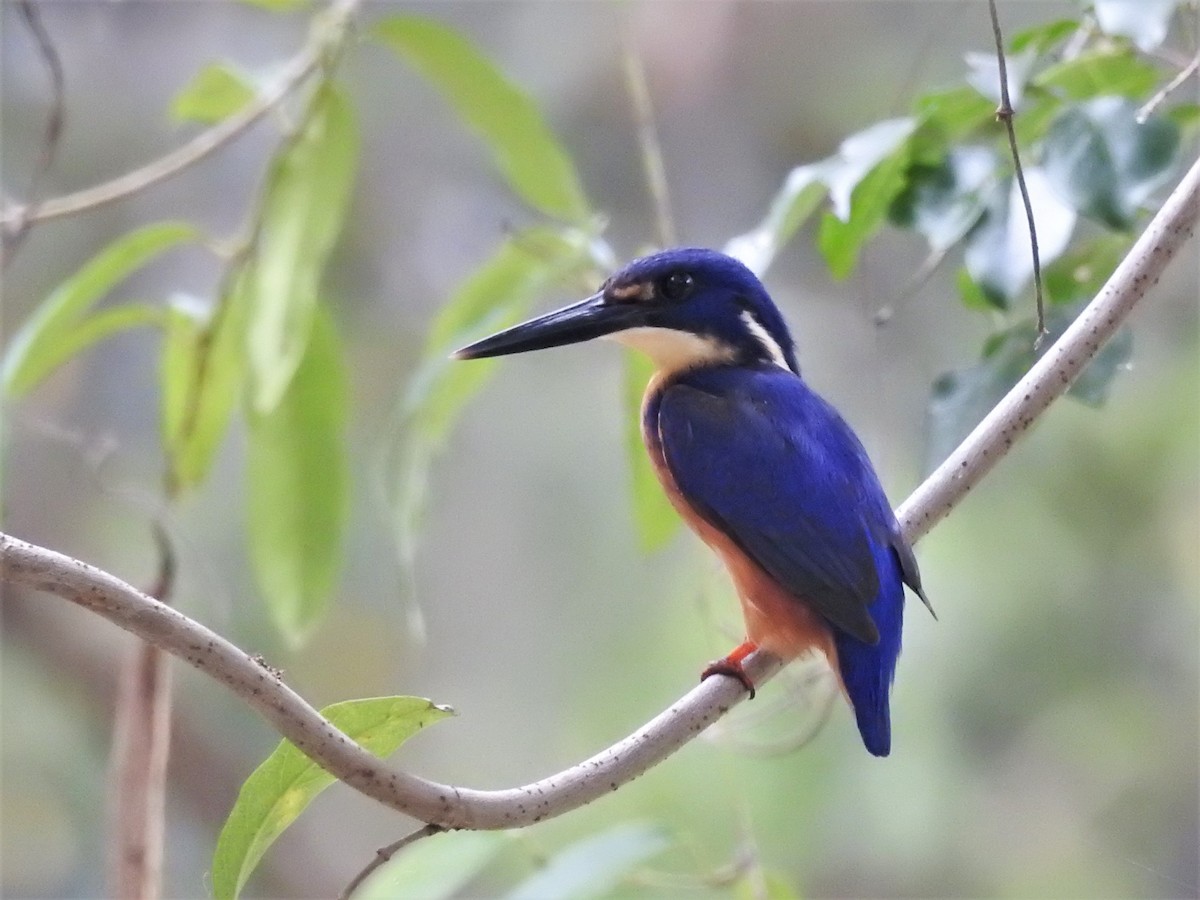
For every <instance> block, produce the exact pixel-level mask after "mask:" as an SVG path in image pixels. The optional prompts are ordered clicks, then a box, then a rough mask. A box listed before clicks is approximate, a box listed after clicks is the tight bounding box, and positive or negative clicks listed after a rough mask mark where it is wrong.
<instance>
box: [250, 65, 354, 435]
mask: <svg viewBox="0 0 1200 900" xmlns="http://www.w3.org/2000/svg"><path fill="white" fill-rule="evenodd" d="M358 148H359V138H358V125H357V123H356V121H355V116H354V109H353V107H352V106H351V105H350V103H349V101H348V100H347V99H346V97H345V96H344V95H343V94H342V92H341V91H340V90H338V89H337V88H336V87H335V86H334V85H333V84H330V83H326V84H325V85H323V86H322V87H321V88H320V89H318V91H317V92H316V94H315V95H314V96H313V99H312V104H311V106H310V108H309V110H308V115H307V119H306V122H305V125H304V128H303V130H302V131H301V133H300V134H299V135H298V136H297V138H296V139H295V141H293V142H291V143H290V144H289V145H287V146H286V147H285V149H284V150H283V151H282V152H281V153H280V154H279V155H277V156H276V157H275V159H274V160H273V161H272V164H271V172H270V174H269V175H268V180H267V188H266V195H265V197H264V198H263V208H262V220H261V221H262V224H261V230H260V233H259V235H258V240H257V243H256V248H255V254H254V256H253V258H252V260H251V262H250V264H249V266H248V273H247V279H248V280H247V283H246V288H247V290H248V291H249V292H250V294H251V300H250V320H249V322H248V323H247V330H246V340H247V342H248V343H247V359H248V361H249V369H250V382H251V383H250V389H251V393H250V402H251V408H252V409H253V410H254V411H255V412H256V413H260V414H263V413H269V412H270V411H271V410H272V409H274V408H275V406H276V405H277V404H278V403H279V402H280V400H281V399H282V398H283V395H284V392H285V391H286V390H287V387H288V384H289V383H290V382H291V380H292V376H293V375H294V374H295V372H296V368H297V366H299V365H300V360H301V358H302V357H303V356H304V350H305V347H306V346H307V345H308V337H309V332H310V330H311V328H312V322H313V315H314V313H315V310H316V307H317V292H318V290H319V288H320V285H321V277H322V275H323V273H324V271H325V264H326V262H327V261H328V259H329V255H330V253H331V252H332V251H333V246H334V244H335V243H336V242H337V239H338V235H339V234H340V233H341V230H342V222H343V219H344V218H345V214H346V209H347V207H348V206H349V201H350V195H351V191H352V190H353V187H354V173H355V168H356V165H357V160H358Z"/></svg>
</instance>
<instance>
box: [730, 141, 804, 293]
mask: <svg viewBox="0 0 1200 900" xmlns="http://www.w3.org/2000/svg"><path fill="white" fill-rule="evenodd" d="M825 169H826V164H825V163H811V164H809V165H805V166H797V167H796V168H794V169H792V171H791V172H789V173H788V177H787V178H786V179H785V180H784V182H783V187H782V188H780V190H779V193H778V194H776V195H775V197H774V199H772V200H771V207H770V209H768V210H767V215H766V218H764V219H763V221H762V222H761V223H760V224H759V225H758V227H756V228H754V229H753V230H751V231H748V232H746V233H745V234H742V235H739V236H737V237H735V238H733V239H732V240H730V241H729V243H727V244H726V245H725V252H726V253H727V254H729V255H730V256H732V257H734V258H735V259H739V260H741V262H742V263H744V264H745V265H746V267H747V268H748V269H750V271H752V272H753V273H754V274H755V275H758V276H760V277H761V276H762V275H763V274H765V273H766V271H767V269H768V268H769V267H770V265H771V263H772V262H773V261H774V259H775V256H776V255H777V254H778V253H779V251H780V250H781V249H782V248H783V246H784V245H785V244H786V243H787V242H788V241H789V240H791V239H792V237H793V236H794V235H795V234H796V232H797V231H799V230H800V226H801V225H803V224H804V223H805V222H806V221H807V220H808V218H809V216H811V215H812V214H813V213H814V212H816V209H817V207H818V206H819V205H820V203H821V201H822V200H823V199H824V198H825V195H826V193H827V189H826V187H825V185H824V183H823V179H824V177H825Z"/></svg>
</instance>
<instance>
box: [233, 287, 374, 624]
mask: <svg viewBox="0 0 1200 900" xmlns="http://www.w3.org/2000/svg"><path fill="white" fill-rule="evenodd" d="M342 356H343V353H342V347H341V344H340V342H339V341H338V337H337V332H336V329H335V327H334V324H333V319H332V317H331V316H330V315H329V313H328V312H327V311H326V310H325V309H324V307H318V308H317V316H316V318H315V320H314V322H313V330H312V337H311V338H310V340H309V342H308V350H307V352H306V353H305V355H304V359H303V360H301V363H300V367H299V368H298V369H297V370H296V375H295V377H294V378H293V379H292V383H291V384H290V385H289V387H288V390H287V393H285V394H284V395H283V399H282V400H281V401H280V403H279V404H278V405H277V406H276V407H275V409H274V410H272V411H271V412H270V413H269V414H267V415H265V416H258V417H255V418H253V419H251V423H250V424H251V427H250V433H249V440H248V445H247V451H246V482H247V485H248V488H249V495H248V499H247V511H248V515H249V527H248V533H249V544H250V560H251V563H252V564H253V568H254V575H255V579H256V581H257V582H258V587H259V590H260V591H262V594H263V596H264V598H265V599H266V602H267V608H268V609H269V610H270V612H271V617H272V619H274V621H275V624H276V626H277V627H278V628H279V630H280V631H281V632H282V633H283V634H284V635H285V636H286V637H287V638H289V639H290V640H291V641H292V643H294V644H298V643H300V642H302V641H303V640H304V638H305V637H306V636H307V634H308V633H309V631H310V630H311V629H312V627H313V626H314V625H315V624H316V622H317V620H318V619H319V618H320V616H321V615H322V613H324V611H325V608H326V605H327V604H328V600H329V595H330V594H331V593H332V591H333V589H334V587H335V586H336V583H337V577H338V574H339V572H340V570H341V564H342V549H343V542H344V531H345V527H346V513H347V508H348V501H349V485H350V465H349V460H348V458H347V451H346V446H345V437H346V435H345V431H346V420H347V413H348V405H349V386H348V383H347V378H346V371H345V364H344V361H343V358H342Z"/></svg>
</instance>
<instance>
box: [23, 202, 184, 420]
mask: <svg viewBox="0 0 1200 900" xmlns="http://www.w3.org/2000/svg"><path fill="white" fill-rule="evenodd" d="M198 237H199V233H198V232H197V231H196V229H195V228H193V227H192V226H191V225H188V224H186V223H183V222H160V223H157V224H155V225H147V226H146V227H145V228H139V229H138V230H137V231H131V232H130V233H129V234H126V235H124V236H123V237H120V238H118V239H117V240H115V241H113V242H112V243H111V244H109V245H108V246H107V247H105V248H104V249H103V250H101V251H100V252H99V253H98V254H96V255H95V256H94V257H92V258H91V259H90V260H88V262H87V263H85V264H84V266H83V268H81V269H79V271H77V272H76V273H75V274H74V275H72V276H71V277H70V278H68V279H67V280H66V281H64V282H63V283H62V284H60V285H59V286H58V287H57V288H55V289H54V292H53V293H52V294H51V295H50V296H49V297H47V298H46V300H45V301H44V302H43V303H42V304H41V306H39V307H38V308H37V310H36V311H35V312H34V313H33V315H32V316H30V317H29V320H28V321H27V322H26V323H25V324H24V325H22V326H21V329H20V330H19V331H18V332H17V333H16V336H15V337H13V339H12V341H10V342H9V345H8V350H7V351H6V352H5V354H4V366H3V373H2V379H3V383H4V390H5V392H6V393H7V394H8V395H9V396H11V397H20V396H21V395H23V394H25V393H27V392H28V391H30V390H31V389H32V388H34V387H35V386H36V385H37V384H38V383H39V382H40V381H41V380H42V379H43V378H45V377H46V376H47V375H49V374H50V372H51V371H53V370H54V369H55V368H56V367H57V366H59V365H61V364H62V363H63V362H65V361H66V360H67V359H68V358H69V356H70V355H71V354H70V353H64V346H65V345H66V344H68V343H69V342H70V341H69V337H68V336H69V335H71V334H72V333H73V332H75V331H76V329H77V328H78V327H79V325H80V320H81V319H82V318H83V316H84V314H85V313H86V312H87V311H88V309H89V308H91V306H92V305H93V304H94V303H96V302H97V301H99V300H100V299H102V298H103V297H104V296H105V295H106V294H107V293H108V292H109V291H111V290H112V289H113V288H114V287H116V286H117V285H118V284H119V283H120V282H122V281H124V280H125V279H126V278H128V277H129V276H130V275H131V274H133V273H134V272H135V271H137V270H138V269H140V268H142V266H144V265H146V264H147V263H148V262H150V260H152V259H154V257H156V256H158V255H160V254H161V253H163V252H165V251H167V250H169V249H170V248H172V247H175V246H178V245H179V244H182V243H185V242H187V241H194V240H196V239H197V238H198ZM125 315H128V314H125ZM119 318H120V317H119V316H118V320H119ZM105 321H107V322H109V323H111V322H113V321H115V320H114V319H111V318H110V319H107V320H105ZM125 327H127V326H125ZM94 330H95V326H93V331H94ZM100 331H103V327H101V329H100ZM102 336H103V334H96V335H95V336H94V337H93V338H92V340H89V341H84V342H82V343H80V342H79V338H78V336H76V338H75V339H74V343H75V347H74V348H73V350H72V353H73V352H78V351H79V350H82V349H84V348H85V347H87V346H88V345H90V343H92V341H94V340H96V339H98V338H99V337H102Z"/></svg>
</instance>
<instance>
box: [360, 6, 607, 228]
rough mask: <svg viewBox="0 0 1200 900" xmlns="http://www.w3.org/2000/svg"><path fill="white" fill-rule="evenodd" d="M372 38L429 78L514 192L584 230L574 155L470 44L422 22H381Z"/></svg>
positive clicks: (443, 28)
mask: <svg viewBox="0 0 1200 900" xmlns="http://www.w3.org/2000/svg"><path fill="white" fill-rule="evenodd" d="M370 35H371V36H372V37H373V38H375V39H376V40H378V41H380V42H381V43H383V44H384V45H385V46H387V47H389V48H390V49H391V50H392V51H394V52H395V53H396V54H398V55H399V56H400V57H401V58H402V59H403V60H405V61H406V62H407V63H408V64H409V65H411V66H412V67H413V68H414V69H416V70H417V71H418V72H420V73H421V75H423V76H424V77H425V78H427V79H429V80H430V81H431V82H433V84H435V85H436V86H437V87H438V89H439V90H441V91H442V92H443V93H444V94H445V95H446V98H447V99H448V100H449V101H450V103H451V105H452V106H453V107H454V109H455V111H456V112H457V113H458V116H459V118H461V119H462V120H463V121H464V122H465V123H466V124H467V125H468V126H470V127H471V128H472V129H474V130H475V131H476V132H477V133H478V134H479V135H480V137H482V138H483V140H484V142H485V143H486V144H487V145H488V147H489V149H490V150H491V151H492V154H493V156H494V157H495V160H496V165H497V166H498V167H499V169H500V172H501V174H502V175H503V176H504V179H505V180H506V181H507V182H508V184H509V187H511V188H512V190H513V191H514V192H515V193H516V194H517V195H518V196H519V197H520V198H521V199H522V200H524V201H525V202H526V203H528V204H529V205H530V206H532V207H533V208H534V209H537V210H540V211H541V212H543V213H545V214H546V215H549V216H553V217H555V218H557V219H561V220H563V221H565V222H570V223H573V224H582V223H583V222H584V221H585V220H586V219H587V218H588V215H589V213H588V202H587V198H586V197H585V196H584V193H583V187H582V184H581V183H580V180H579V176H578V174H577V173H576V171H575V167H574V165H573V164H572V162H571V158H570V156H568V154H567V153H566V151H565V150H564V149H563V147H562V145H561V144H560V143H559V142H558V139H557V138H556V137H555V136H554V134H553V132H551V130H550V128H549V127H548V126H547V125H546V122H545V120H544V119H543V118H542V115H541V113H540V112H539V111H538V109H537V106H536V105H535V104H534V103H533V101H532V100H531V99H530V98H529V97H528V96H527V95H526V94H525V93H524V92H523V91H522V90H521V89H520V88H518V87H517V86H516V85H514V84H513V83H512V82H511V81H509V80H508V79H507V78H506V77H505V76H504V74H503V73H501V72H500V71H499V70H498V69H496V67H495V66H493V65H492V63H491V62H490V61H489V60H488V59H487V58H486V57H484V56H483V55H482V54H481V53H480V52H479V50H478V49H476V48H475V47H474V46H473V45H472V44H471V43H470V42H469V41H467V40H466V39H465V38H463V37H462V36H461V35H459V34H457V33H456V32H454V31H453V30H451V29H450V28H447V27H446V26H445V25H442V24H440V23H438V22H435V21H433V20H431V19H426V18H423V17H421V16H414V15H398V16H391V17H389V18H386V19H382V20H380V21H379V22H376V23H375V25H374V26H373V27H372V28H371V30H370Z"/></svg>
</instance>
